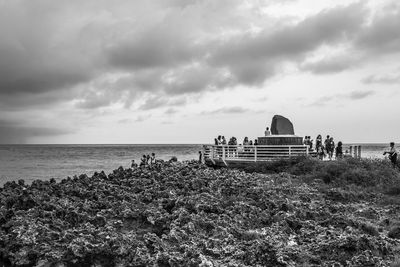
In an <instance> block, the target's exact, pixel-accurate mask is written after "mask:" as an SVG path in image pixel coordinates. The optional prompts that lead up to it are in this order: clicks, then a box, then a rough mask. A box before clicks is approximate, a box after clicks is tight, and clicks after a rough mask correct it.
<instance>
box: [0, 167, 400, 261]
mask: <svg viewBox="0 0 400 267" xmlns="http://www.w3.org/2000/svg"><path fill="white" fill-rule="evenodd" d="M388 168H389V167H388ZM354 175H356V174H354ZM396 175H397V174H396ZM305 178H307V179H305ZM397 198H398V195H397V196H394V199H397ZM393 201H394V202H391V201H388V200H387V198H386V196H385V195H384V194H382V193H381V192H378V191H374V190H370V189H365V190H364V188H363V187H361V186H360V185H354V184H352V183H350V184H347V185H344V186H337V185H333V184H332V183H327V181H326V180H325V179H324V178H323V177H321V179H314V178H313V179H310V178H309V177H307V175H303V176H302V175H295V174H293V173H292V174H291V173H290V172H289V173H276V174H261V173H247V172H244V171H240V170H233V169H212V168H208V167H206V166H204V165H200V164H198V163H197V162H194V161H193V162H184V163H181V162H177V163H173V162H160V163H158V164H157V165H156V166H153V167H152V168H143V169H140V168H137V169H134V170H132V169H123V168H122V167H120V168H119V169H117V170H115V171H113V173H111V174H109V175H106V174H105V173H104V172H101V173H95V174H94V175H93V176H92V177H88V176H87V175H80V176H79V177H73V178H68V179H64V180H62V181H60V182H56V181H55V180H54V179H53V180H49V181H39V180H37V181H34V182H33V183H32V184H31V185H26V184H25V183H24V182H23V181H22V180H21V181H19V182H8V183H6V184H5V185H4V186H3V187H2V188H0V205H1V207H0V262H2V264H3V265H4V266H13V265H14V266H91V265H93V266H391V264H393V263H394V262H396V261H398V259H397V258H396V255H398V254H399V252H400V246H399V245H400V239H399V238H400V230H399V229H400V228H398V226H399V225H398V221H397V220H398V218H399V215H400V208H399V205H398V203H400V201H399V202H395V201H396V200H393ZM392 266H394V265H392Z"/></svg>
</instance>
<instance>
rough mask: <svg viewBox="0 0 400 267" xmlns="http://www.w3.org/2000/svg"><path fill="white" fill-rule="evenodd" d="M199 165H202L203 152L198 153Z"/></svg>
mask: <svg viewBox="0 0 400 267" xmlns="http://www.w3.org/2000/svg"><path fill="white" fill-rule="evenodd" d="M199 163H203V152H202V151H199Z"/></svg>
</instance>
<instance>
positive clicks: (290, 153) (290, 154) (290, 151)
mask: <svg viewBox="0 0 400 267" xmlns="http://www.w3.org/2000/svg"><path fill="white" fill-rule="evenodd" d="M291 157H292V150H291V146H289V158H291Z"/></svg>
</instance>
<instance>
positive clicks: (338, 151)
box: [304, 134, 343, 160]
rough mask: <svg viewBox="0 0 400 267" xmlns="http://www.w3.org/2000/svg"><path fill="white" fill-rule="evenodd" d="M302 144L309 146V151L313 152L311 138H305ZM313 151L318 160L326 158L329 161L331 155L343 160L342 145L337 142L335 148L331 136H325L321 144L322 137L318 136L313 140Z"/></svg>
mask: <svg viewBox="0 0 400 267" xmlns="http://www.w3.org/2000/svg"><path fill="white" fill-rule="evenodd" d="M304 144H305V145H308V146H309V149H310V151H313V140H311V136H306V137H305V138H304ZM315 151H316V153H317V156H318V158H319V159H323V158H325V157H328V158H329V159H330V160H331V159H332V158H333V155H335V157H336V158H337V159H341V158H343V143H342V142H341V141H339V142H338V143H337V145H336V146H335V141H334V140H333V137H332V136H329V135H327V136H326V138H325V140H324V142H322V136H321V135H320V134H319V135H318V136H317V139H316V140H315Z"/></svg>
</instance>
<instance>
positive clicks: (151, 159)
mask: <svg viewBox="0 0 400 267" xmlns="http://www.w3.org/2000/svg"><path fill="white" fill-rule="evenodd" d="M154 164H156V154H155V153H151V156H150V155H147V156H146V155H143V156H142V158H141V159H140V164H139V167H141V168H142V167H148V166H152V165H154ZM137 167H138V164H137V163H136V162H135V160H134V159H133V160H132V162H131V168H132V169H134V168H137Z"/></svg>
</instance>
